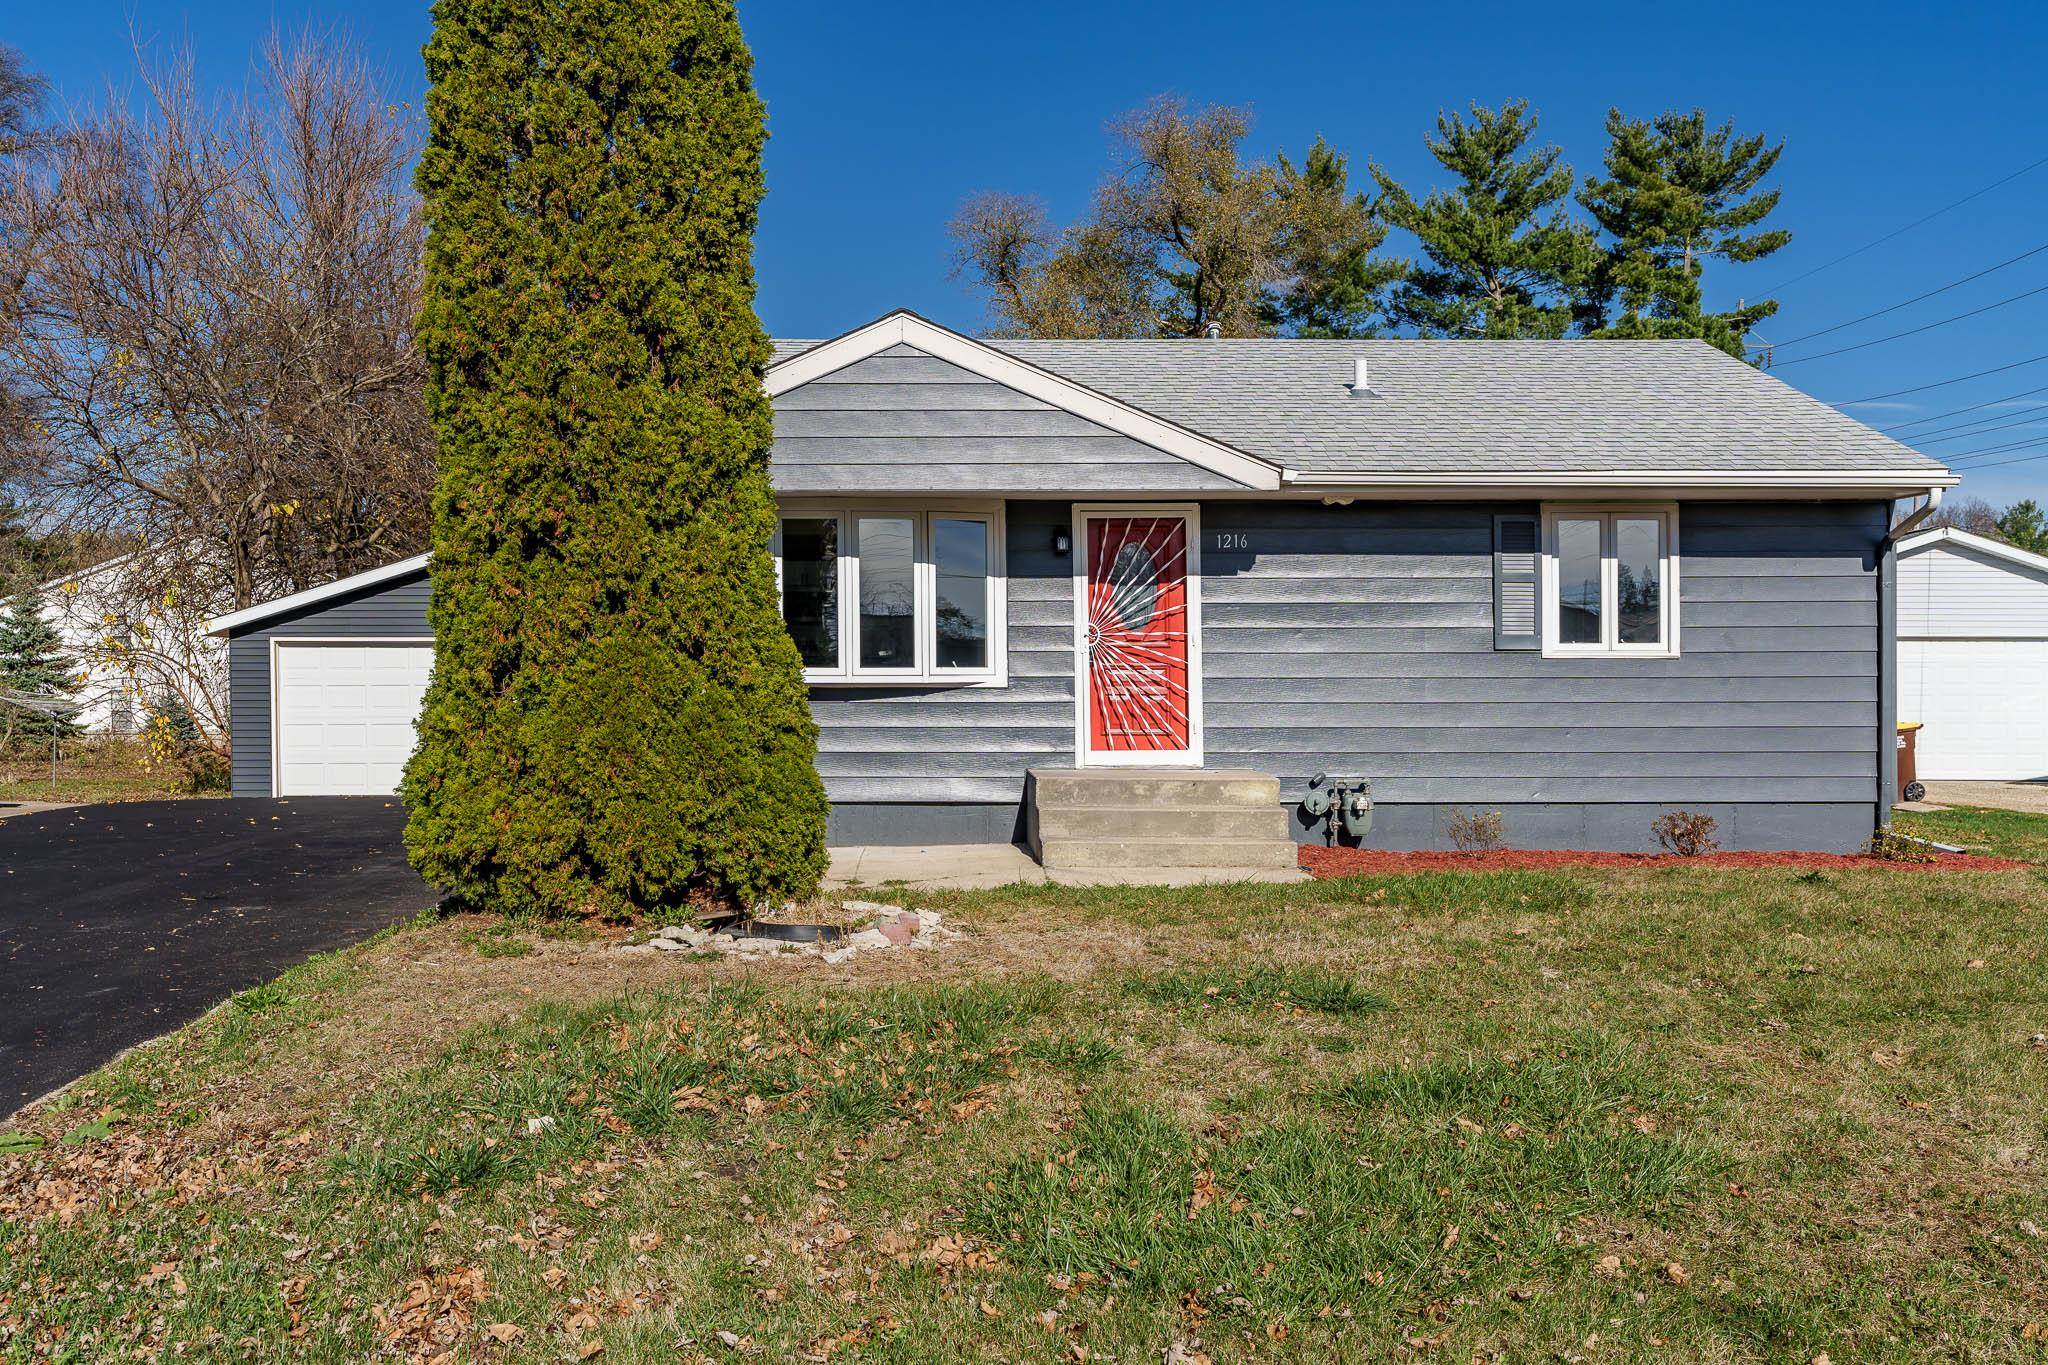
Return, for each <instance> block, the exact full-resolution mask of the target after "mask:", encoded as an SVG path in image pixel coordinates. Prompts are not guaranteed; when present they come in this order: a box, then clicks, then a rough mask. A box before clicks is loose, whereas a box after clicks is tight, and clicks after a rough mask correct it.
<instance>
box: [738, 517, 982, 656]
mask: <svg viewBox="0 0 2048 1365" xmlns="http://www.w3.org/2000/svg"><path fill="white" fill-rule="evenodd" d="M863 517H891V518H895V519H898V520H908V521H909V522H910V523H911V537H912V541H913V545H914V549H913V551H912V563H913V565H914V568H915V571H914V573H913V593H914V599H913V606H912V613H913V620H914V621H915V632H914V639H915V641H916V645H915V648H916V662H915V663H914V664H913V665H912V666H911V667H909V668H864V667H862V666H861V664H860V639H859V631H860V543H859V542H860V522H861V518H863ZM827 518H830V519H834V520H836V521H837V522H838V523H839V533H838V541H839V561H838V571H839V666H838V667H836V668H806V669H805V670H804V681H805V682H806V683H808V684H810V685H812V686H814V687H890V686H904V685H909V686H914V687H1006V686H1008V685H1009V681H1010V677H1009V653H1010V651H1009V610H1008V607H1009V588H1008V585H1009V574H1008V564H1007V559H1006V546H1005V540H1006V537H1005V533H1004V524H1003V504H1002V503H1000V502H986V501H974V502H966V501H960V502H955V501H947V500H938V499H916V500H901V501H871V500H862V501H859V502H819V501H812V500H802V501H797V500H792V501H788V502H783V503H780V504H779V505H778V507H777V510H776V521H775V542H774V553H775V601H776V608H777V611H778V612H779V611H780V609H781V603H782V523H783V522H784V521H785V520H790V519H802V520H812V519H817V520H824V519H827ZM934 518H937V519H939V520H942V521H979V522H981V523H982V524H983V525H985V526H986V527H987V528H988V666H987V667H985V668H940V667H938V666H937V664H936V662H935V661H936V660H937V658H938V641H939V623H938V591H939V588H938V583H939V578H938V566H937V564H936V563H934V562H933V555H932V521H933V519H934Z"/></svg>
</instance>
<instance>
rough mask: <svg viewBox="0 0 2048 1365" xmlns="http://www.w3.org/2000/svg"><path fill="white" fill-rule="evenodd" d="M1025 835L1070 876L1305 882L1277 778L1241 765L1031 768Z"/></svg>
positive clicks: (1047, 864)
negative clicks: (1281, 801)
mask: <svg viewBox="0 0 2048 1365" xmlns="http://www.w3.org/2000/svg"><path fill="white" fill-rule="evenodd" d="M1025 836H1026V838H1027V840H1028V841H1029V843H1030V846H1031V852H1032V854H1033V855H1034V856H1035V857H1036V858H1037V859H1038V861H1039V862H1040V863H1041V864H1042V865H1043V866H1044V868H1045V870H1046V872H1047V874H1049V875H1050V876H1052V877H1053V878H1054V879H1055V880H1059V881H1063V882H1089V883H1101V884H1130V885H1156V884H1168V885H1174V884H1186V883H1189V882H1204V881H1287V882H1291V881H1300V880H1302V879H1303V878H1304V877H1306V876H1307V875H1308V874H1307V873H1305V872H1303V871H1302V870H1301V869H1300V867H1299V865H1298V862H1299V852H1298V850H1297V849H1296V846H1295V843H1294V840H1293V839H1291V838H1289V837H1288V829H1287V811H1286V809H1285V808H1284V807H1282V806H1281V804H1280V782H1279V779H1277V778H1274V777H1269V776H1267V775H1266V774H1264V773H1257V772H1251V771H1248V770H1246V769H1242V768H1213V769H1207V770H1203V769H1189V768H1033V769H1032V770H1031V776H1030V792H1029V797H1028V806H1027V810H1026V813H1025Z"/></svg>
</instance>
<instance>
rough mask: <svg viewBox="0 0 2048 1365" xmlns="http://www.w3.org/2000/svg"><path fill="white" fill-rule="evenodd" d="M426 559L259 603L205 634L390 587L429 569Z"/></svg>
mask: <svg viewBox="0 0 2048 1365" xmlns="http://www.w3.org/2000/svg"><path fill="white" fill-rule="evenodd" d="M427 559H428V556H426V555H414V556H413V557H412V558H411V559H401V560H399V561H398V562H397V563H396V564H386V565H384V566H383V567H382V568H378V569H365V570H364V571H363V572H361V573H359V574H351V575H349V576H348V577H347V578H337V579H336V580H334V582H332V583H322V584H321V585H320V586H319V587H317V588H308V589H306V590H305V591H304V592H295V593H293V594H292V595H291V596H290V597H279V598H275V599H273V600H271V601H269V602H258V603H257V604H256V605H255V606H253V607H244V608H242V609H241V610H240V611H231V612H229V613H228V614H227V615H226V616H216V617H214V618H213V619H212V620H211V621H208V622H207V623H206V633H207V634H208V635H225V634H227V633H228V632H229V631H231V630H236V629H239V628H240V627H242V626H246V625H252V624H254V623H255V622H257V621H267V620H269V619H270V618H271V617H273V616H283V615H285V614H286V613H288V612H294V611H297V610H299V609H300V608H301V607H310V606H312V605H314V604H315V603H316V602H325V601H327V600H329V599H330V598H335V597H345V596H347V595H348V594H349V593H352V592H361V591H362V590H363V589H364V588H374V587H376V586H377V585H378V584H379V583H389V582H390V581H391V580H392V579H394V578H404V577H405V576H406V575H407V574H412V573H417V572H419V571H420V570H421V569H424V568H426V567H427Z"/></svg>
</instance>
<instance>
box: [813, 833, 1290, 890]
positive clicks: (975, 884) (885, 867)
mask: <svg viewBox="0 0 2048 1365" xmlns="http://www.w3.org/2000/svg"><path fill="white" fill-rule="evenodd" d="M828 851H829V852H830V854H831V856H832V865H831V867H830V868H829V869H828V870H827V871H826V873H825V885H826V886H827V887H829V888H832V889H835V890H836V889H839V888H842V887H848V886H880V885H882V884H883V883H886V882H903V883H906V884H908V885H911V886H923V887H931V888H936V889H946V890H955V891H971V890H977V889H981V888H985V887H991V886H1011V885H1015V884H1016V883H1019V882H1024V883H1029V884H1033V885H1039V884H1043V883H1046V882H1051V883H1055V884H1057V885H1060V886H1195V885H1199V884H1201V883H1204V882H1299V881H1307V880H1308V873H1306V872H1303V871H1302V870H1301V869H1300V868H1285V869H1281V868H1258V867H1253V868H1214V867H1200V868H1192V867H1160V868H1122V869H1118V870H1116V871H1095V870H1090V871H1086V872H1047V871H1046V870H1045V869H1044V868H1042V867H1040V866H1039V865H1038V861H1037V860H1036V859H1035V858H1033V857H1032V856H1031V854H1030V853H1028V852H1027V851H1026V850H1025V849H1024V847H1023V846H1022V845H1020V844H928V845H925V846H923V847H901V848H898V847H890V846H887V845H880V844H861V845H855V846H851V847H846V848H834V849H830V850H828Z"/></svg>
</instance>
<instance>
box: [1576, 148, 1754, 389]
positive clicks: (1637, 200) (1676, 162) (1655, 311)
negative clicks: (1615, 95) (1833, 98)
mask: <svg viewBox="0 0 2048 1365" xmlns="http://www.w3.org/2000/svg"><path fill="white" fill-rule="evenodd" d="M1607 137H1608V145H1607V154H1606V157H1605V166H1606V170H1607V176H1606V178H1605V179H1594V178H1590V177H1589V178H1588V179H1587V181H1586V185H1585V188H1584V189H1582V190H1581V191H1580V192H1579V202H1580V203H1582V204H1584V205H1585V207H1586V210H1587V212H1589V213H1591V214H1592V215H1593V220H1594V221H1595V222H1596V223H1598V224H1599V225H1600V229H1601V231H1602V232H1604V233H1605V234H1606V236H1607V239H1608V246H1607V251H1606V254H1605V257H1604V258H1603V260H1602V261H1601V266H1600V271H1599V275H1598V283H1597V285H1596V287H1595V291H1594V292H1595V296H1596V300H1597V303H1596V307H1597V308H1598V309H1599V311H1600V312H1601V314H1602V322H1601V323H1600V324H1596V325H1595V326H1594V327H1593V328H1591V329H1590V330H1591V334H1592V335H1595V336H1619V337H1699V338H1702V339H1703V340H1706V341H1708V342H1710V343H1712V344H1713V345H1715V346H1718V347H1720V348H1721V349H1722V350H1724V351H1726V352H1728V353H1729V354H1730V355H1732V356H1736V357H1738V358H1739V357H1741V356H1742V355H1743V353H1744V350H1743V337H1744V336H1745V335H1747V334H1748V332H1749V331H1750V330H1751V329H1752V328H1754V327H1755V326H1756V325H1757V323H1759V322H1760V321H1762V320H1763V319H1765V318H1767V317H1769V316H1771V315H1772V314H1773V313H1775V312H1777V311H1778V305H1777V302H1776V301H1775V300H1771V299H1760V300H1758V301H1756V302H1754V303H1745V304H1744V305H1743V306H1741V307H1739V308H1736V309H1734V310H1732V311H1729V312H1723V313H1709V312H1706V311H1704V309H1703V306H1702V303H1701V298H1702V293H1701V283H1700V281H1701V277H1702V275H1703V273H1704V271H1705V266H1706V262H1707V261H1709V260H1713V259H1719V260H1724V261H1734V262H1739V261H1755V260H1761V259H1762V258H1763V257H1765V256H1768V255H1770V254H1771V253H1772V252H1774V251H1776V250H1778V249H1779V248H1780V247H1782V246H1784V245H1785V244H1786V243H1787V242H1789V241H1791V240H1792V234H1791V233H1790V232H1787V231H1785V230H1784V229H1782V228H1771V229H1764V228H1762V227H1761V226H1760V225H1761V224H1762V222H1763V220H1764V219H1765V218H1767V217H1768V216H1770V213H1771V211H1772V210H1773V209H1775V208H1777V206H1778V197H1779V195H1778V191H1776V190H1759V189H1758V188H1757V187H1758V186H1759V185H1760V184H1761V183H1762V181H1763V179H1764V177H1765V176H1767V175H1769V174H1770V173H1771V170H1772V168H1773V167H1775V166H1776V165H1777V164H1778V158H1779V157H1780V156H1781V155H1783V154H1784V150H1785V144H1784V143H1782V142H1780V143H1778V144H1777V145H1776V146H1768V145H1766V144H1765V142H1764V139H1763V138H1762V137H1760V136H1751V137H1737V136H1736V135H1735V125H1734V124H1733V123H1723V124H1722V125H1721V126H1720V127H1718V128H1709V127H1708V126H1707V116H1706V114H1705V112H1704V111H1702V110H1699V109H1695V110H1693V111H1692V112H1691V113H1687V114H1681V113H1677V112H1671V113H1664V114H1659V115H1658V116H1657V117H1656V118H1655V119H1652V120H1650V121H1648V122H1644V121H1642V120H1638V119H1629V118H1624V117H1622V114H1621V111H1620V110H1618V109H1610V110H1608V111H1607ZM1610 314H1611V317H1610V316H1609V315H1610Z"/></svg>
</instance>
